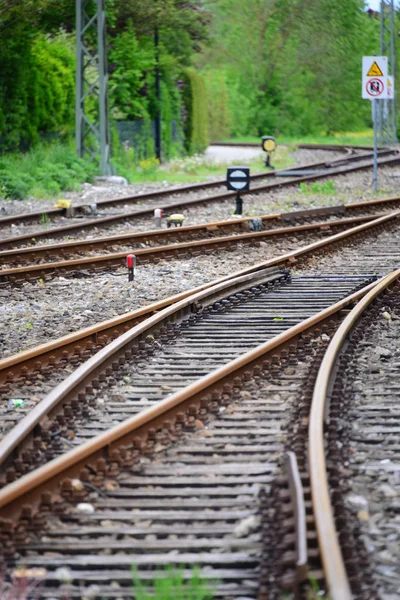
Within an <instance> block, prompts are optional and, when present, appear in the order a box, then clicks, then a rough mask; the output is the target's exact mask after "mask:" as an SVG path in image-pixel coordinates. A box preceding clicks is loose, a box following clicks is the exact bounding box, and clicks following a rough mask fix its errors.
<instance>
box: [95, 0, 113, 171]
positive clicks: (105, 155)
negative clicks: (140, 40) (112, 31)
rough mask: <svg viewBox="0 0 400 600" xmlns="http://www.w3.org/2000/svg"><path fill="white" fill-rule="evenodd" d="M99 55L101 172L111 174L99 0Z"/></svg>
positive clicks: (102, 12)
mask: <svg viewBox="0 0 400 600" xmlns="http://www.w3.org/2000/svg"><path fill="white" fill-rule="evenodd" d="M97 53H98V55H99V89H100V98H99V122H100V123H99V134H100V135H99V138H100V140H99V141H100V171H101V172H102V174H103V175H110V174H111V167H110V126H109V121H108V67H107V50H106V13H105V0H97Z"/></svg>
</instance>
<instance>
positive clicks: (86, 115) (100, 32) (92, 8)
mask: <svg viewBox="0 0 400 600" xmlns="http://www.w3.org/2000/svg"><path fill="white" fill-rule="evenodd" d="M94 40H95V42H94ZM96 41H97V43H96ZM75 106H76V116H75V127H76V129H75V142H76V152H77V154H78V156H81V157H84V156H86V157H88V158H90V159H91V160H93V161H94V162H96V163H97V164H98V165H99V167H100V171H101V172H102V173H103V174H104V175H109V174H110V173H111V166H110V129H109V116H108V69H107V51H106V16H105V0H95V1H94V2H93V1H92V0H76V101H75Z"/></svg>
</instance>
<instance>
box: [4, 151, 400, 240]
mask: <svg viewBox="0 0 400 600" xmlns="http://www.w3.org/2000/svg"><path fill="white" fill-rule="evenodd" d="M390 152H391V153H392V154H396V155H395V156H394V157H393V156H391V157H389V158H381V159H380V160H379V161H378V162H379V164H380V165H388V166H392V165H397V164H399V163H400V153H398V152H397V151H395V150H390ZM370 166H371V165H370V162H368V163H367V164H352V165H348V166H341V167H337V168H334V169H332V170H331V171H329V173H326V172H324V173H314V174H312V175H305V176H302V177H295V178H292V179H287V180H286V181H278V182H276V183H272V184H265V185H261V186H257V187H256V188H253V189H251V190H249V191H247V192H243V193H242V195H246V194H258V193H261V192H269V191H273V190H276V189H280V188H283V187H290V186H292V185H296V186H297V185H298V184H299V183H302V182H311V181H316V180H318V179H322V178H324V177H327V176H328V175H329V176H330V177H331V176H333V175H343V174H346V173H350V172H353V171H360V170H363V169H369V168H370ZM309 167H310V165H308V168H309ZM297 168H299V167H297ZM303 168H304V167H303ZM169 193H171V192H170V191H169ZM235 194H236V193H235V192H224V193H220V194H216V195H215V196H207V197H203V198H195V199H191V200H182V201H180V202H179V201H178V202H174V203H171V204H165V205H162V204H161V205H159V206H158V207H157V208H162V210H163V213H164V214H166V215H168V214H172V212H175V211H176V210H177V209H182V208H184V207H190V206H195V205H198V204H207V203H210V202H218V201H225V200H229V199H234V198H235ZM140 198H141V199H143V196H140ZM142 201H143V200H142ZM153 212H154V206H153V207H151V208H144V209H140V210H135V211H131V212H125V213H120V214H118V215H111V216H108V217H102V218H100V219H91V220H87V221H81V222H80V223H75V224H73V225H66V226H63V227H54V228H52V229H48V230H45V231H43V230H38V231H34V232H31V233H27V234H23V235H19V236H14V237H11V238H4V239H0V247H3V248H13V247H17V246H19V245H21V244H23V243H24V242H28V243H29V242H30V241H31V240H32V238H34V239H43V238H55V237H57V236H65V235H68V234H69V233H72V232H74V231H81V230H83V229H91V228H94V227H98V226H99V225H104V226H107V225H109V224H111V225H112V224H114V223H117V222H119V221H126V219H134V218H135V217H148V216H152V215H153ZM42 213H43V211H42ZM42 213H41V214H42ZM6 218H7V219H8V217H6ZM19 219H20V220H23V218H22V216H21V215H20V217H19ZM17 221H18V215H16V216H15V219H14V221H13V222H17ZM1 224H2V221H1V220H0V226H1ZM3 224H4V223H3Z"/></svg>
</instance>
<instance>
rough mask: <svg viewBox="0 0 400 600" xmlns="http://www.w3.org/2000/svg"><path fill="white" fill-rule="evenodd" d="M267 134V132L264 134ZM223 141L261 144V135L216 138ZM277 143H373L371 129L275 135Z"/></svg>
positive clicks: (359, 144)
mask: <svg viewBox="0 0 400 600" xmlns="http://www.w3.org/2000/svg"><path fill="white" fill-rule="evenodd" d="M266 135H267V134H266ZM218 141H224V142H253V143H258V144H261V137H257V136H253V135H250V136H242V137H237V138H231V139H224V140H218ZM276 141H277V143H278V144H294V145H298V144H349V145H351V146H372V145H373V143H374V134H373V130H372V129H366V130H364V131H353V132H341V133H335V134H332V135H323V134H319V135H318V134H316V135H305V136H296V137H292V136H286V135H282V136H280V135H278V136H276Z"/></svg>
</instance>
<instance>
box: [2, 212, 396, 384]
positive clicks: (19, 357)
mask: <svg viewBox="0 0 400 600" xmlns="http://www.w3.org/2000/svg"><path fill="white" fill-rule="evenodd" d="M397 218H400V211H395V212H393V213H390V214H389V215H386V216H384V217H379V218H378V219H374V220H373V221H370V222H369V223H366V224H364V225H359V226H357V227H354V228H352V229H348V230H346V231H343V232H341V233H337V234H335V235H331V236H329V237H328V238H325V239H323V240H319V241H317V242H314V243H312V244H308V245H307V246H302V247H300V248H298V249H297V250H294V251H291V252H287V253H285V254H283V255H281V256H278V257H276V258H272V259H270V260H268V261H264V262H261V263H258V264H255V265H253V266H252V267H248V268H247V269H242V270H240V271H238V272H236V273H233V274H231V275H227V276H226V277H222V278H218V279H216V280H214V281H211V282H210V283H208V284H204V285H202V286H200V287H197V288H195V289H193V290H190V291H187V292H182V293H181V294H178V295H176V296H172V297H170V298H166V299H165V300H162V301H160V302H156V303H154V304H150V305H149V306H148V307H144V308H143V309H139V310H137V311H133V312H130V313H126V314H125V315H122V316H119V317H116V318H115V319H110V320H107V321H103V322H102V323H99V324H97V325H94V326H92V327H88V328H85V329H82V330H79V331H77V332H75V333H72V334H70V335H67V336H63V337H61V338H59V339H57V340H54V341H52V342H48V343H46V344H41V345H40V346H37V347H36V348H32V349H29V350H25V351H24V352H21V353H18V354H15V355H13V356H10V357H7V358H4V359H2V360H0V383H1V382H4V381H6V380H7V377H8V376H11V377H13V376H14V375H15V374H17V375H18V373H19V372H20V371H21V369H23V368H24V367H25V368H32V367H33V368H35V365H36V364H37V363H38V359H40V361H41V362H42V364H43V363H44V361H46V360H47V361H48V359H49V357H50V356H51V355H52V354H57V353H58V354H60V353H62V352H63V351H66V350H68V349H69V348H73V346H74V344H76V343H77V342H79V343H80V344H81V345H82V344H84V343H85V344H86V343H87V342H88V341H92V340H94V341H95V338H96V337H97V335H98V334H106V335H112V334H113V333H114V332H115V331H116V330H117V332H118V333H120V332H121V329H123V330H124V328H126V327H132V325H133V324H136V323H137V321H138V320H142V319H144V318H146V317H147V316H149V315H150V314H152V313H154V312H156V311H158V310H161V309H162V308H164V307H166V306H169V305H171V304H172V303H174V302H178V301H179V300H182V299H184V298H187V297H188V296H189V295H190V294H194V293H197V292H199V291H202V290H205V289H208V288H210V287H212V286H214V285H217V284H219V283H222V282H224V281H228V280H230V279H233V278H234V277H238V276H241V275H247V274H250V273H255V272H257V271H259V270H260V269H265V268H268V267H274V266H281V267H284V266H287V265H289V266H290V265H292V264H294V263H296V262H297V261H298V260H300V259H301V258H307V257H308V256H312V254H313V253H315V252H318V251H320V250H322V251H323V250H324V249H329V246H332V245H334V244H336V243H338V242H342V241H344V240H345V239H347V238H348V237H351V236H352V235H357V234H359V233H362V232H366V231H368V230H369V229H371V230H373V229H374V227H378V226H381V225H385V224H389V223H390V222H391V221H394V220H396V219H397ZM40 361H39V365H40Z"/></svg>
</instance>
